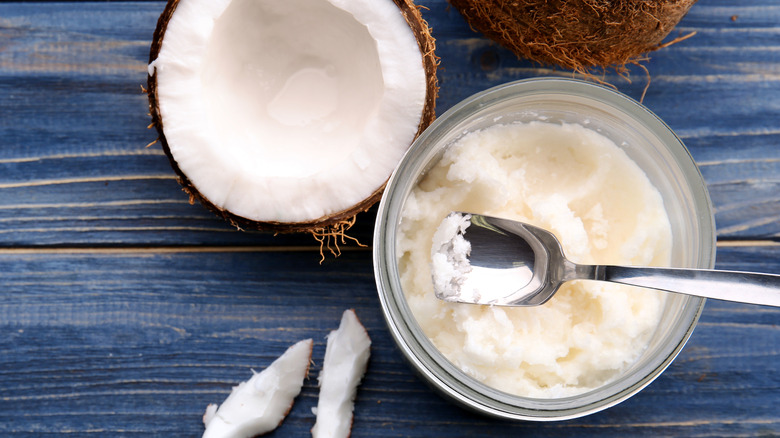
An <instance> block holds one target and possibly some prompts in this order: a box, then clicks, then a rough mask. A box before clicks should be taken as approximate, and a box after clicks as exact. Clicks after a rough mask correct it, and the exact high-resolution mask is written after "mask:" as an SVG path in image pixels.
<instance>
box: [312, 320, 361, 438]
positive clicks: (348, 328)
mask: <svg viewBox="0 0 780 438" xmlns="http://www.w3.org/2000/svg"><path fill="white" fill-rule="evenodd" d="M370 347H371V339H370V338H369V337H368V333H367V332H366V329H365V327H363V325H362V324H361V323H360V321H359V320H358V318H357V315H355V311H354V310H352V309H348V310H346V311H344V313H343V314H342V317H341V323H340V324H339V328H338V329H337V330H334V331H332V332H330V334H328V343H327V346H326V347H325V360H324V362H323V364H322V372H321V373H320V376H319V384H320V394H319V399H318V401H317V407H316V408H314V409H313V412H314V414H315V415H316V417H317V419H316V421H315V423H314V427H313V428H312V430H311V434H312V437H314V438H317V437H323V438H340V437H343V438H346V437H348V436H349V435H350V431H351V429H352V418H353V409H354V400H355V395H356V394H357V387H358V385H359V384H360V381H361V379H362V378H363V375H364V374H365V372H366V367H367V366H368V358H369V356H370V354H371V350H370Z"/></svg>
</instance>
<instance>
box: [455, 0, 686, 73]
mask: <svg viewBox="0 0 780 438" xmlns="http://www.w3.org/2000/svg"><path fill="white" fill-rule="evenodd" d="M449 2H450V4H452V6H454V7H455V8H456V9H457V10H458V11H460V13H461V14H462V15H463V17H464V18H465V19H466V21H467V22H468V23H469V25H470V26H471V27H472V28H473V29H475V30H477V31H479V32H481V33H483V34H484V35H485V36H487V37H488V38H490V39H492V40H494V41H496V42H498V43H499V44H501V45H502V46H504V47H506V48H508V49H509V50H511V51H512V52H514V53H515V54H516V55H518V56H519V57H522V58H527V59H530V60H534V61H538V62H541V63H544V64H552V65H557V66H560V67H563V68H566V69H571V70H574V71H575V72H578V73H584V74H588V73H590V72H592V71H593V70H594V69H596V70H598V69H599V68H602V69H603V68H607V67H613V68H616V69H618V70H619V71H620V70H621V69H624V67H625V66H626V65H627V64H635V63H637V62H638V61H639V60H641V59H642V58H643V55H644V54H646V53H648V52H651V51H654V50H657V49H659V48H661V47H665V46H667V45H668V44H662V41H663V40H664V38H666V36H667V35H669V33H670V32H671V31H672V29H673V28H674V27H675V26H676V25H677V23H679V21H680V20H681V19H682V18H683V17H684V16H685V14H686V13H687V12H688V10H689V9H690V8H691V6H693V4H694V3H696V0H557V1H553V0H517V1H506V0H449ZM688 36H690V35H688ZM686 37H687V36H686ZM678 41H679V40H678Z"/></svg>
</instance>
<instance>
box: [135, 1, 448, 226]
mask: <svg viewBox="0 0 780 438" xmlns="http://www.w3.org/2000/svg"><path fill="white" fill-rule="evenodd" d="M393 1H394V3H395V4H396V5H397V6H398V8H399V9H400V10H401V13H402V14H403V16H404V18H405V19H406V22H407V23H408V24H409V27H410V28H411V29H412V31H413V33H414V35H415V38H416V39H417V43H418V45H419V48H420V53H421V54H422V62H423V69H424V71H425V75H426V78H427V81H428V82H427V85H426V98H425V106H424V108H423V112H422V116H421V117H420V123H419V125H418V129H417V134H416V135H415V138H417V136H419V135H420V134H421V133H422V132H423V130H425V128H427V127H428V125H430V124H431V123H432V122H433V120H434V119H435V118H436V98H437V97H438V91H439V87H438V80H437V76H436V70H437V68H438V65H439V58H438V57H436V55H435V53H434V50H435V47H436V41H435V39H434V38H433V36H432V35H431V30H430V28H429V27H428V23H427V22H426V21H425V20H424V19H423V17H422V14H421V13H420V9H419V7H418V6H416V5H415V4H414V2H413V1H412V0H393ZM178 4H179V0H168V2H167V4H166V6H165V9H164V10H163V12H162V14H160V17H159V19H158V20H157V27H156V28H155V31H154V35H153V39H152V44H151V50H150V53H149V62H150V63H151V62H152V61H154V60H155V59H157V56H158V54H159V53H160V48H161V47H162V41H163V38H164V37H165V30H166V29H167V27H168V22H169V21H170V20H171V17H172V16H173V14H174V13H175V12H176V7H177V5H178ZM147 94H148V98H149V112H150V115H151V117H152V125H153V126H154V127H155V129H156V130H157V133H158V140H159V142H160V144H161V145H162V149H163V151H164V152H165V155H167V157H168V160H169V161H170V163H171V166H172V167H173V170H174V171H175V172H176V176H177V180H178V181H179V184H181V186H182V188H183V190H184V191H185V192H186V193H187V194H188V195H189V196H190V203H195V202H196V201H199V202H200V203H201V204H202V205H204V206H205V207H206V208H208V209H209V210H211V211H212V212H213V213H215V214H216V215H217V216H219V217H221V218H223V219H224V220H226V221H228V222H229V223H230V224H232V225H233V226H235V227H236V228H239V229H243V230H257V231H272V232H277V233H293V232H310V233H313V234H314V235H315V237H317V236H320V237H323V236H324V237H327V236H328V235H332V234H334V233H335V234H339V235H343V231H344V230H345V229H346V228H349V226H351V225H352V223H354V218H355V216H356V215H357V214H358V213H362V212H364V211H367V210H368V209H369V208H371V207H372V206H373V205H374V204H376V203H377V202H378V201H379V199H380V198H381V197H382V192H383V191H384V188H385V185H386V182H385V184H383V185H382V186H381V187H379V188H377V190H376V191H375V192H374V193H372V194H371V195H370V196H369V197H367V198H365V199H364V200H362V201H361V202H359V203H357V204H355V205H353V206H352V207H349V208H347V209H344V210H342V211H338V212H334V213H332V214H329V215H327V216H323V217H320V218H317V219H314V220H311V221H306V222H263V221H255V220H251V219H248V218H245V217H242V216H239V215H236V214H234V213H232V212H230V211H229V210H225V209H222V208H220V207H218V206H216V205H214V204H213V203H212V202H211V201H210V200H209V199H208V198H206V197H205V196H203V195H202V194H201V193H200V192H199V191H198V189H196V188H195V186H194V185H193V184H192V182H191V181H190V180H189V178H187V175H186V174H185V173H184V172H182V170H181V169H180V168H179V166H178V164H177V163H176V159H175V158H174V157H173V154H172V153H171V150H170V148H169V146H168V142H167V141H166V139H165V121H164V120H163V119H162V117H161V115H160V107H159V103H158V100H157V75H156V73H155V74H153V75H150V76H149V77H148V78H147ZM318 240H319V239H318Z"/></svg>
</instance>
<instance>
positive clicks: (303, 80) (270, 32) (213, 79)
mask: <svg viewBox="0 0 780 438" xmlns="http://www.w3.org/2000/svg"><path fill="white" fill-rule="evenodd" d="M149 72H150V74H155V73H156V75H157V76H156V80H157V99H158V103H159V112H160V116H161V120H162V124H163V131H164V135H165V139H166V142H167V144H168V147H169V149H170V152H171V155H172V156H173V158H174V159H175V161H176V163H177V166H178V167H179V169H180V170H181V171H182V172H183V173H184V174H185V175H186V176H187V178H188V179H189V180H190V182H191V183H192V184H193V185H194V186H195V188H196V189H197V190H198V191H199V192H200V193H201V194H202V195H203V196H204V197H206V198H207V199H208V200H209V201H210V202H211V203H212V204H214V205H215V206H217V207H218V208H221V209H224V210H229V211H231V212H232V213H234V214H236V215H238V216H242V217H245V218H247V219H250V220H255V221H266V222H267V221H274V222H304V221H310V220H315V219H318V218H321V217H325V216H328V215H330V214H333V213H336V212H339V211H343V210H346V209H348V208H350V207H351V206H353V205H355V204H357V203H359V202H360V201H362V200H364V199H366V198H368V197H369V196H371V195H372V194H373V193H374V192H376V191H377V190H379V189H381V187H382V186H383V184H384V183H385V181H386V180H387V178H388V177H389V176H390V174H391V173H392V171H393V169H394V168H395V166H396V165H397V163H398V162H399V161H400V159H401V156H402V155H403V154H404V152H405V151H406V149H407V148H408V147H409V145H410V144H411V142H412V141H413V139H414V137H415V135H416V133H417V130H418V126H419V124H420V119H421V115H422V111H423V107H424V103H425V96H426V76H425V73H424V70H423V63H422V55H421V53H420V49H419V46H418V44H417V40H416V39H415V36H414V33H413V32H412V30H411V28H410V27H409V25H408V24H407V22H406V20H405V19H404V18H403V16H402V14H401V12H400V10H399V8H398V7H397V6H396V5H395V3H394V2H393V1H392V0H285V1H273V0H232V1H231V0H181V1H180V2H179V4H178V6H177V7H176V10H175V13H174V14H173V16H172V17H171V19H170V21H169V23H168V25H167V28H166V30H165V36H164V39H163V42H162V46H161V48H160V51H159V55H158V57H157V59H155V60H154V61H153V62H152V63H150V65H149Z"/></svg>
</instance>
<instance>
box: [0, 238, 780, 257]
mask: <svg viewBox="0 0 780 438" xmlns="http://www.w3.org/2000/svg"><path fill="white" fill-rule="evenodd" d="M777 246H780V242H778V241H773V240H719V241H718V242H717V247H718V248H749V247H777ZM340 250H341V251H342V252H345V251H357V252H370V251H372V247H370V246H360V247H358V246H345V247H341V248H340ZM311 251H320V247H319V246H315V245H297V246H282V245H269V246H239V245H234V246H228V245H226V246H219V245H206V246H143V247H132V246H129V247H110V248H109V247H65V246H63V247H32V246H28V247H16V248H10V247H9V248H0V255H10V254H173V253H213V252H233V253H241V252H311Z"/></svg>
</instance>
